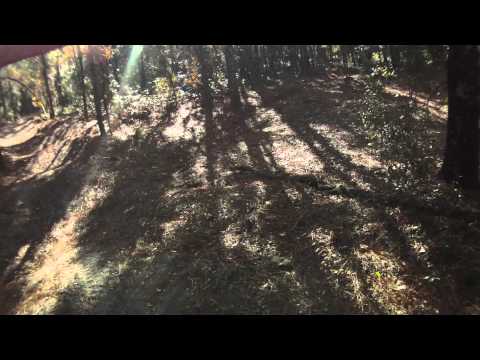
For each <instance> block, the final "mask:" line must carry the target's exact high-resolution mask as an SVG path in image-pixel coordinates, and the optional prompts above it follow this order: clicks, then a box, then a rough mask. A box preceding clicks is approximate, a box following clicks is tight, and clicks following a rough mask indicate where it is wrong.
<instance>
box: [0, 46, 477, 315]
mask: <svg viewBox="0 0 480 360" xmlns="http://www.w3.org/2000/svg"><path fill="white" fill-rule="evenodd" d="M281 47H282V46H280V45H279V46H276V47H269V46H266V47H265V48H264V49H261V48H260V47H253V46H237V45H235V46H229V45H221V46H203V45H192V46H184V45H181V46H179V45H176V46H175V45H172V46H170V45H168V46H157V47H155V46H152V45H134V46H130V47H128V46H123V45H119V46H111V48H110V47H109V46H104V47H102V49H103V50H104V51H105V54H106V55H105V56H104V60H107V61H105V62H102V61H100V62H99V63H98V64H94V63H90V60H89V58H88V57H86V59H85V60H87V61H86V62H85V63H83V64H84V68H83V69H81V68H80V66H82V62H81V61H79V60H81V59H82V54H81V49H79V53H76V54H73V55H71V56H73V57H71V58H68V59H69V60H68V61H70V60H74V61H70V62H65V63H61V64H60V65H59V70H57V68H53V67H52V69H50V71H51V77H52V78H53V77H55V83H54V84H52V89H54V90H55V91H57V90H58V89H60V87H61V86H63V85H65V84H67V83H68V87H65V86H64V88H65V89H64V90H65V91H66V92H67V93H68V94H74V95H75V97H74V98H73V99H71V100H72V101H71V102H70V103H69V104H68V105H65V106H64V107H65V109H64V108H62V106H63V105H62V106H60V105H61V103H62V101H61V100H62V98H61V96H60V95H61V94H57V93H56V92H54V95H55V96H54V100H55V103H56V108H59V107H60V108H61V109H56V110H57V112H56V118H55V119H49V120H41V119H40V118H39V117H36V116H32V117H31V118H29V120H28V121H27V120H25V119H24V118H20V119H19V120H18V121H17V122H14V121H10V122H8V124H6V125H5V126H4V128H3V129H0V135H1V139H0V147H2V149H1V150H2V152H5V154H6V155H7V156H8V157H9V160H11V166H10V169H9V170H8V173H7V174H6V176H5V178H2V185H1V186H2V188H1V189H0V190H2V193H1V194H2V196H3V195H5V201H4V203H5V204H6V205H5V210H4V211H5V212H0V225H1V226H2V229H3V228H5V234H6V236H5V241H4V240H3V239H2V247H0V269H1V275H2V281H1V283H0V290H1V291H0V297H1V298H0V305H1V312H2V313H15V314H199V313H201V314H210V313H212V314H437V313H462V312H464V311H466V309H468V311H471V312H475V311H477V312H478V306H476V305H477V303H478V294H479V289H480V288H479V287H478V284H479V283H478V278H479V277H478V271H477V270H476V269H477V268H479V269H480V267H479V266H480V263H478V261H477V260H476V259H477V258H478V257H477V256H476V255H478V252H479V251H480V248H479V247H478V244H477V241H476V240H477V239H478V236H479V234H480V228H478V219H477V218H478V211H477V208H478V206H474V205H473V202H471V201H470V199H469V198H468V197H469V195H465V194H462V193H461V192H460V191H459V190H458V189H456V188H454V187H452V186H450V185H447V184H443V183H442V184H439V182H438V179H436V178H435V171H437V170H438V165H439V164H440V160H441V158H442V151H443V141H444V140H442V139H441V138H442V137H444V134H445V120H446V108H445V106H444V105H443V104H444V102H443V100H444V99H442V98H441V96H440V95H438V96H437V94H432V96H431V98H429V95H428V94H426V93H421V92H420V91H416V92H415V91H413V88H412V91H408V90H406V89H408V86H406V85H401V78H402V76H404V75H403V73H401V72H397V71H396V70H395V69H394V65H393V64H392V63H391V60H390V59H389V57H388V56H387V55H385V53H383V52H382V51H380V48H378V49H376V50H375V49H373V48H370V46H364V45H362V46H361V47H358V48H355V47H354V46H353V45H350V47H349V46H343V45H342V46H338V47H337V46H335V48H334V46H321V45H319V46H313V45H312V46H310V47H308V48H307V47H303V46H300V45H298V46H292V47H291V48H290V47H285V48H283V50H282V49H281ZM352 49H356V50H355V51H356V52H355V51H353V50H352ZM369 49H370V50H371V51H373V52H374V53H375V59H374V60H372V61H371V62H367V60H368V59H366V57H365V56H363V57H360V56H357V55H358V53H359V52H360V53H362V54H363V53H364V54H363V55H367V58H368V56H369V55H368V54H369V52H368V51H369ZM279 50H282V51H283V52H282V51H279ZM382 50H384V49H383V48H382ZM229 51H230V52H231V53H230V52H229ZM271 54H274V55H271ZM275 54H276V55H275ZM297 55H298V56H297ZM407 55H408V54H407V52H405V53H404V54H403V57H402V58H403V59H407V57H408V56H410V55H408V56H407ZM99 56H100V55H99ZM405 56H407V57H405ZM262 57H264V58H263V59H262ZM275 57H278V59H276V58H275ZM309 57H310V60H311V61H306V62H305V61H304V60H305V59H308V58H309ZM255 58H258V59H257V60H265V61H260V62H256V61H252V59H255ZM327 58H330V60H331V62H333V63H329V64H325V63H324V62H326V61H327V60H326V59H327ZM295 59H296V60H295ZM50 60H54V59H53V58H51V59H50ZM317 60H318V61H317ZM250 62H251V63H250ZM340 62H341V64H340ZM352 62H353V64H352ZM52 64H53V63H52ZM97 65H98V67H96V66H97ZM232 66H233V68H232ZM64 69H68V71H69V72H66V71H64ZM92 69H93V70H95V69H96V70H98V75H99V77H98V78H97V79H95V78H94V77H95V74H94V73H95V71H91V70H92ZM17 70H18V72H19V73H21V74H24V75H23V76H24V77H26V76H27V75H28V76H33V75H32V74H34V72H35V70H38V69H36V68H33V67H32V68H30V67H24V68H18V69H17ZM80 70H81V71H83V72H84V74H83V75H82V74H81V71H80ZM54 71H55V73H54ZM25 74H26V75H25ZM40 75H41V74H40ZM85 75H86V76H85ZM433 75H435V74H433ZM433 75H432V76H433ZM61 76H63V78H59V77H61ZM74 76H76V77H78V79H77V78H75V83H74V82H73V80H72V79H73V77H74ZM81 76H83V77H84V79H83V81H86V84H87V87H86V90H87V92H86V93H83V94H82V86H81V85H82V84H81V82H80V81H77V80H80V78H81ZM408 79H410V78H408ZM408 79H407V80H408ZM412 79H413V77H412ZM38 80H42V78H39V79H38ZM43 80H45V79H43ZM52 80H53V79H52ZM413 80H415V81H416V80H417V79H413ZM413 80H412V84H413ZM47 82H48V81H47ZM70 82H71V84H70ZM77 82H78V83H77ZM96 82H98V83H97V85H100V87H99V88H97V89H96V90H95V88H94V85H95V83H96ZM407 82H408V81H407ZM41 83H42V82H41V81H40V82H39V84H41ZM434 84H436V82H435V81H434V80H429V82H425V85H428V87H427V90H426V91H427V92H428V89H429V88H431V89H433V86H434ZM70 85H71V86H70ZM32 86H37V85H36V84H33V83H32ZM39 89H40V90H42V91H43V89H42V88H39ZM15 90H16V91H17V92H18V94H17V96H18V97H19V101H18V102H19V104H20V102H22V104H23V105H22V106H23V107H25V99H26V95H25V93H23V92H22V93H20V92H19V90H21V89H20V88H19V89H15ZM84 90H85V89H84ZM92 90H95V91H93V92H92ZM8 91H10V92H11V90H8ZM432 91H433V90H432ZM410 93H415V96H414V99H415V101H409V100H410V99H409V96H410V95H411V94H410ZM13 94H14V93H13ZM10 95H11V94H10ZM14 95H15V94H14ZM20 95H21V96H23V97H22V98H20ZM27 95H28V94H27ZM56 95H58V96H56ZM83 95H84V96H83ZM92 97H93V98H94V99H93V100H95V101H94V102H93V103H92ZM83 99H85V102H84V101H83ZM20 100H21V101H20ZM27 100H28V99H27ZM73 100H75V101H74V102H73ZM57 103H58V104H57ZM83 105H85V106H86V107H85V108H83ZM94 105H95V106H94ZM8 106H9V107H10V105H8ZM72 109H73V110H75V111H72V112H70V111H71V110H72ZM9 110H11V111H10V112H12V113H13V112H14V110H15V109H10V108H9ZM27 110H28V109H27ZM60 110H61V111H60ZM95 110H96V111H95ZM84 111H85V112H84ZM94 111H95V112H94ZM80 113H82V115H83V116H81V115H80ZM93 114H95V115H96V116H98V119H96V120H93V117H92V118H90V116H93ZM100 115H102V116H100ZM102 118H103V121H104V122H105V124H104V126H105V128H106V132H107V133H106V134H104V136H99V135H100V134H99V130H98V127H99V125H101V121H102ZM97 125H98V126H97ZM100 127H101V126H100ZM4 190H5V191H4ZM471 197H472V198H473V195H472V196H471ZM2 201H3V198H2ZM468 204H469V205H468ZM2 205H3V202H2ZM467 205H468V206H467ZM2 211H3V209H2ZM477 265H479V266H477Z"/></svg>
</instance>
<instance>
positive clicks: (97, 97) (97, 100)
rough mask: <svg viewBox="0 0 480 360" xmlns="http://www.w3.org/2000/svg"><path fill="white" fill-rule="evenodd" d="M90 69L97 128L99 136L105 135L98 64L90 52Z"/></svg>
mask: <svg viewBox="0 0 480 360" xmlns="http://www.w3.org/2000/svg"><path fill="white" fill-rule="evenodd" d="M88 67H89V69H90V80H91V81H92V87H93V101H94V104H95V115H96V118H97V123H98V128H99V130H100V135H101V136H106V135H107V132H106V131H105V126H104V124H103V115H102V89H101V84H100V81H99V75H98V64H97V61H96V59H95V55H93V54H92V53H90V54H89V64H88Z"/></svg>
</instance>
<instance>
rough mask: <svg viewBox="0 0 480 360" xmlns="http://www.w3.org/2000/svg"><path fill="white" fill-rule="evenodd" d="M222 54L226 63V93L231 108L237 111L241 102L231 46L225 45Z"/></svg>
mask: <svg viewBox="0 0 480 360" xmlns="http://www.w3.org/2000/svg"><path fill="white" fill-rule="evenodd" d="M224 54H225V63H226V66H225V70H226V76H227V81H228V92H229V95H230V99H231V102H232V107H233V108H234V109H238V108H239V107H240V105H241V102H240V92H239V90H238V81H237V63H236V60H235V57H234V54H233V48H232V45H225V47H224Z"/></svg>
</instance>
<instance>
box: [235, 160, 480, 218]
mask: <svg viewBox="0 0 480 360" xmlns="http://www.w3.org/2000/svg"><path fill="white" fill-rule="evenodd" d="M232 170H233V171H235V172H237V173H238V172H248V173H250V174H252V175H256V176H258V177H260V178H263V179H267V180H279V181H289V182H297V183H301V184H304V185H307V186H309V187H311V188H313V189H315V190H316V191H324V192H327V193H328V194H329V195H340V196H346V197H352V198H353V197H356V198H359V197H360V198H362V199H364V200H366V201H371V202H373V203H374V204H375V205H378V204H381V205H383V206H399V207H403V208H407V209H414V210H415V211H418V212H426V213H429V214H430V215H434V216H445V217H452V218H463V219H465V220H467V221H468V220H478V219H480V211H478V210H466V209H461V208H458V207H449V206H448V205H447V204H445V203H443V204H437V206H434V205H427V204H425V203H424V202H421V201H419V200H418V199H417V198H414V197H412V196H410V195H408V194H400V195H399V194H397V195H386V194H379V193H373V192H371V191H367V190H362V189H358V188H354V187H347V186H345V185H343V184H327V183H325V182H323V181H321V180H320V179H319V178H317V177H316V176H314V175H291V174H287V173H271V172H265V171H259V170H255V169H253V168H251V167H248V166H236V167H233V168H232Z"/></svg>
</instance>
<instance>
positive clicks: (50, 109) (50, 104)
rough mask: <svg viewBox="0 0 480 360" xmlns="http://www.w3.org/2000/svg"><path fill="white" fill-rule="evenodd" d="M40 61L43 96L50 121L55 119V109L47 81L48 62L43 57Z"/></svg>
mask: <svg viewBox="0 0 480 360" xmlns="http://www.w3.org/2000/svg"><path fill="white" fill-rule="evenodd" d="M40 61H41V63H42V77H43V83H44V85H45V94H46V96H47V105H48V112H49V114H50V119H54V118H55V109H54V108H53V98H52V92H51V91H50V84H49V81H48V61H47V57H46V56H45V55H41V56H40Z"/></svg>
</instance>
